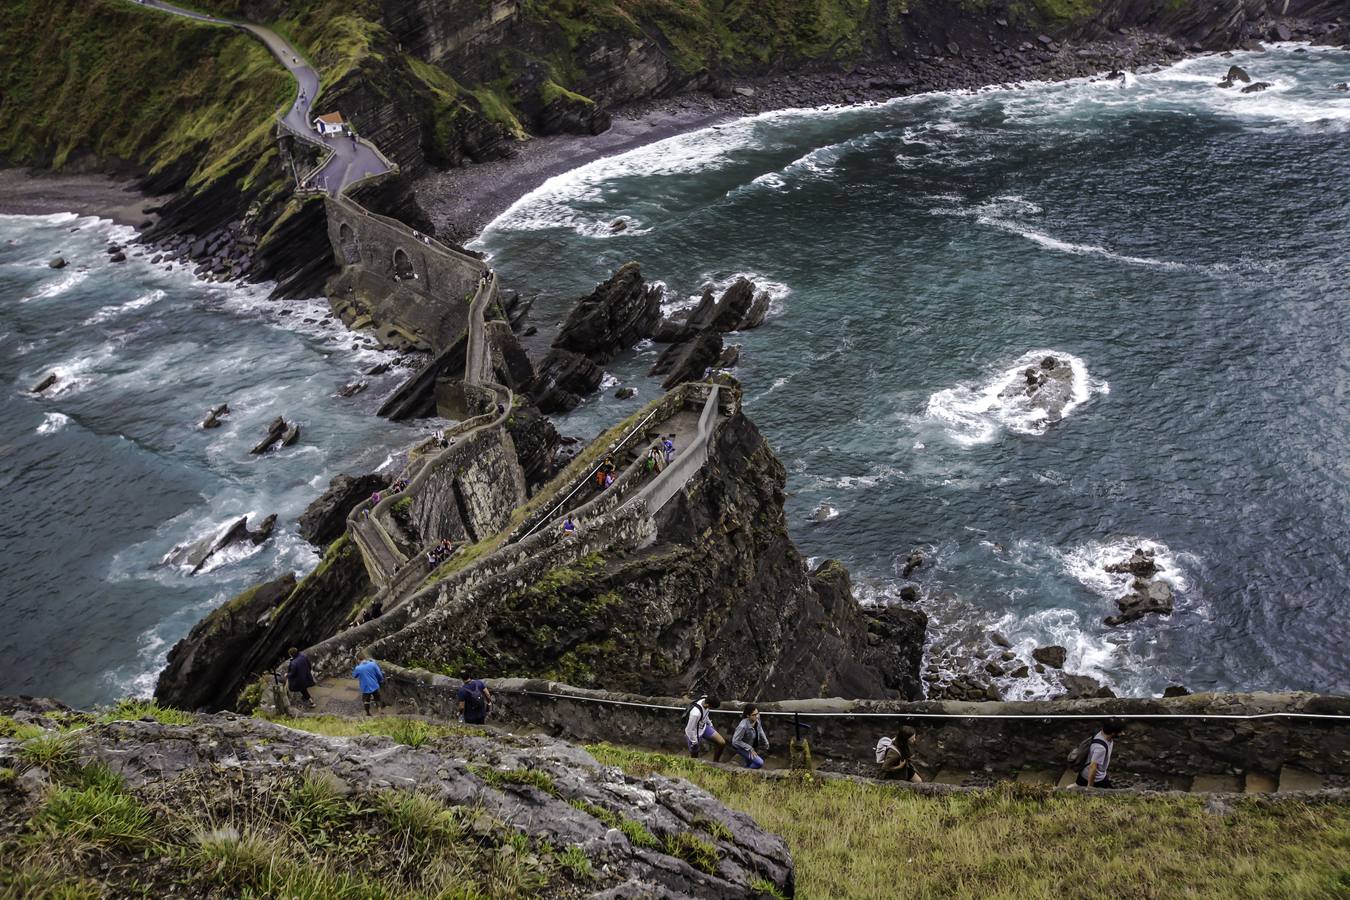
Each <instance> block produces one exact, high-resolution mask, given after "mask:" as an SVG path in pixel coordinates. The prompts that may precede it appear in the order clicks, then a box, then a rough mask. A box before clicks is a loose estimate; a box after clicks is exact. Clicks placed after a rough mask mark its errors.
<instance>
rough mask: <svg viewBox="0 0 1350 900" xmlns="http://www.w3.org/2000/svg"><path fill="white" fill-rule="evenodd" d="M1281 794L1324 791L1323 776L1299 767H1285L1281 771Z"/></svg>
mask: <svg viewBox="0 0 1350 900" xmlns="http://www.w3.org/2000/svg"><path fill="white" fill-rule="evenodd" d="M1279 785H1280V786H1279V788H1278V791H1279V793H1281V794H1283V793H1285V792H1287V791H1318V790H1321V789H1322V776H1321V775H1318V774H1316V773H1315V772H1309V771H1308V770H1307V769H1300V768H1298V767H1297V766H1285V767H1284V768H1282V769H1280V782H1279Z"/></svg>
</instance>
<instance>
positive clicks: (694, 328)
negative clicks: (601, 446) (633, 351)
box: [648, 277, 770, 390]
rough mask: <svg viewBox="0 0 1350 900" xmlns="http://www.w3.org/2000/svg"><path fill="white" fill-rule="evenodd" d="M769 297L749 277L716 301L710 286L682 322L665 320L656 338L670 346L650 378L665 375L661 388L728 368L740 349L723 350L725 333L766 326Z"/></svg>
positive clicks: (736, 357)
mask: <svg viewBox="0 0 1350 900" xmlns="http://www.w3.org/2000/svg"><path fill="white" fill-rule="evenodd" d="M769 302H770V298H769V294H768V292H767V291H760V290H757V289H756V287H755V283H754V282H753V281H750V280H749V279H748V278H745V277H741V278H737V279H736V280H735V281H734V282H733V283H732V284H731V286H730V287H728V288H727V289H726V290H725V291H723V292H722V297H721V299H717V298H716V295H715V294H714V293H713V289H712V287H711V286H708V287H705V288H704V289H703V296H702V298H701V299H700V300H699V303H698V305H697V306H695V307H694V308H693V309H692V310H690V311H689V314H688V315H687V316H685V320H684V321H683V322H673V321H671V320H669V319H667V320H665V321H663V322H662V323H661V325H660V327H659V328H657V329H656V333H655V335H654V337H655V339H656V340H658V341H660V342H662V343H668V344H670V346H669V347H667V348H666V349H665V351H664V352H662V354H661V355H660V356H659V357H657V360H656V362H655V363H654V364H653V365H652V368H651V372H650V373H648V374H651V375H665V376H666V379H665V381H663V382H662V387H664V388H666V389H667V390H669V389H670V388H672V387H674V386H675V385H677V384H681V383H683V382H686V381H695V380H697V379H699V378H702V377H703V375H704V373H705V372H706V371H707V370H708V369H729V368H731V367H732V366H734V365H736V362H737V360H738V359H739V358H740V348H739V347H737V346H731V347H723V345H722V334H723V333H725V332H729V331H744V330H746V329H748V328H758V327H759V326H760V325H762V324H764V317H765V316H767V315H768V313H769Z"/></svg>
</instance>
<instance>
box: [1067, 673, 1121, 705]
mask: <svg viewBox="0 0 1350 900" xmlns="http://www.w3.org/2000/svg"><path fill="white" fill-rule="evenodd" d="M1060 681H1061V682H1062V683H1063V684H1064V693H1063V694H1060V695H1058V696H1056V697H1055V698H1054V699H1056V700H1087V699H1090V698H1094V697H1101V698H1106V697H1114V696H1115V695H1116V693H1115V691H1113V690H1111V689H1110V688H1109V687H1107V686H1106V685H1104V684H1102V683H1101V682H1100V681H1098V680H1097V679H1095V678H1089V677H1088V676H1086V675H1069V674H1067V673H1066V674H1064V675H1061V676H1060Z"/></svg>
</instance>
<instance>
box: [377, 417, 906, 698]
mask: <svg viewBox="0 0 1350 900" xmlns="http://www.w3.org/2000/svg"><path fill="white" fill-rule="evenodd" d="M783 484H784V472H783V468H782V465H781V464H780V463H779V462H778V460H777V459H776V458H775V457H774V455H773V453H772V451H770V449H769V447H768V445H767V443H766V442H765V441H764V439H763V437H762V436H761V435H760V433H759V432H758V430H756V429H755V427H754V426H753V425H752V424H751V423H750V422H749V420H747V419H745V418H744V417H743V416H741V415H740V414H736V415H733V416H732V417H731V418H730V419H728V420H727V421H726V422H725V423H724V424H723V425H722V427H721V431H720V433H719V434H718V436H717V438H716V439H715V447H714V448H713V451H712V455H711V458H710V460H709V462H708V463H706V464H705V465H704V467H703V469H702V471H701V473H700V474H699V475H697V476H695V478H694V480H693V481H691V483H690V484H689V486H688V488H687V489H686V493H685V494H684V495H683V496H682V497H680V498H678V499H676V500H673V501H671V503H669V504H667V506H666V507H665V508H664V509H663V510H662V512H661V514H660V516H659V517H658V520H657V536H656V540H655V543H653V544H651V545H650V546H647V547H645V548H643V549H638V550H635V551H621V550H617V549H615V550H611V551H609V552H606V551H599V552H595V553H591V554H588V555H586V556H584V557H581V558H579V559H578V560H577V561H576V562H574V563H572V564H571V565H567V566H564V567H561V568H554V569H551V570H547V571H544V572H543V573H542V574H541V575H539V576H538V577H530V578H528V579H526V578H518V579H514V580H511V581H509V582H508V583H507V587H506V589H505V590H503V591H500V592H498V591H497V590H484V589H482V588H480V589H479V590H478V591H476V592H475V594H474V596H473V598H472V603H471V607H472V610H471V613H466V614H462V615H459V614H451V615H443V616H439V617H437V618H436V619H435V620H434V623H433V622H432V620H428V624H427V625H426V627H425V628H419V627H418V626H417V625H414V626H412V627H411V628H410V629H409V630H408V631H407V632H405V633H403V634H400V635H396V636H394V637H391V638H387V639H385V640H383V641H381V642H380V643H379V647H378V652H379V653H380V654H381V655H382V658H386V659H389V660H390V661H392V662H397V663H401V664H403V665H409V666H421V667H425V668H430V669H435V670H441V671H446V672H449V673H451V674H458V673H459V671H460V670H461V669H462V668H464V667H469V668H471V669H472V670H473V671H474V672H477V673H491V674H503V675H505V674H508V673H509V674H511V675H517V676H535V677H547V678H552V679H556V680H559V681H565V682H567V683H569V684H575V685H581V686H597V687H604V688H606V689H610V690H631V691H635V692H646V693H675V694H678V693H684V692H687V691H690V690H693V689H702V690H708V691H713V692H724V693H726V694H729V695H735V696H741V697H756V696H758V697H762V698H764V699H771V698H775V697H814V696H822V695H823V696H836V695H841V696H849V697H875V698H881V697H897V696H901V697H906V696H918V692H919V682H918V664H919V658H920V656H921V654H922V647H923V631H924V622H925V619H924V616H923V614H922V613H919V612H917V611H910V610H902V609H894V610H886V611H879V612H877V613H876V614H875V615H874V616H869V615H867V614H865V613H864V612H863V611H862V609H861V608H860V607H859V606H858V605H857V603H856V602H855V601H854V599H853V597H852V595H851V593H850V591H849V588H848V577H847V574H846V573H844V572H843V570H842V567H840V566H839V565H838V564H837V563H831V564H827V565H826V566H823V567H822V568H821V569H819V570H817V572H816V573H815V574H814V575H811V574H809V573H808V572H807V570H806V567H805V565H804V563H803V561H802V558H801V556H800V555H799V554H798V553H797V551H796V549H795V548H794V547H793V545H792V542H791V540H790V538H789V537H788V535H787V531H786V524H785V519H784V516H783V507H782V503H783Z"/></svg>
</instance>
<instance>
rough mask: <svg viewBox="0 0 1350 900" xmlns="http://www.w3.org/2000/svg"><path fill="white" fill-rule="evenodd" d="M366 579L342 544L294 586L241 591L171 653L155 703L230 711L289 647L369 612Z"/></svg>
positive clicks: (290, 579) (282, 582) (285, 582)
mask: <svg viewBox="0 0 1350 900" xmlns="http://www.w3.org/2000/svg"><path fill="white" fill-rule="evenodd" d="M370 587H371V585H370V577H369V575H367V573H366V567H365V564H364V563H363V562H362V561H361V554H360V553H359V552H357V550H356V548H355V547H354V546H352V544H351V542H350V541H349V540H348V539H347V538H346V537H342V538H339V539H338V540H336V541H334V542H333V544H332V545H330V546H329V548H328V551H327V553H325V554H324V557H323V560H322V561H320V563H319V565H318V566H317V567H316V568H315V569H314V571H312V572H310V573H309V575H307V576H305V579H304V580H303V581H301V582H300V583H299V584H298V585H297V584H295V579H294V576H291V575H287V576H285V577H283V578H281V579H278V580H277V581H273V582H268V583H267V584H265V585H260V586H258V587H255V588H250V589H249V590H247V591H244V592H243V593H242V594H240V595H239V596H237V597H235V598H234V599H233V600H231V601H230V602H228V603H226V604H225V605H224V606H222V607H220V608H219V609H216V610H215V611H213V612H212V613H211V614H210V615H208V616H207V617H206V618H205V619H203V620H202V621H200V622H198V623H197V624H196V625H195V626H194V627H193V629H192V631H191V633H189V634H188V636H187V637H185V638H183V639H182V640H181V641H179V642H178V643H177V644H175V645H174V647H173V649H172V650H171V651H170V652H169V662H168V665H167V666H166V667H165V669H164V670H163V671H162V672H160V674H159V681H158V682H157V684H156V685H155V699H156V700H158V701H159V702H160V703H162V704H164V705H166V706H175V707H178V708H180V709H207V710H219V709H233V708H234V707H235V704H236V702H237V701H238V698H239V692H240V691H241V690H242V689H243V688H244V686H245V685H247V684H248V683H249V682H250V681H252V680H253V679H254V678H256V677H257V676H258V675H260V674H262V673H264V672H270V671H272V670H273V669H274V668H275V667H276V666H277V665H278V664H279V663H280V662H281V660H282V659H284V658H285V655H286V648H288V647H290V646H293V645H294V646H298V647H308V646H310V645H311V644H314V643H317V642H318V641H321V640H323V639H324V638H327V637H329V636H331V635H333V634H334V633H336V632H337V631H338V629H340V628H341V627H342V626H344V625H345V624H347V623H348V622H349V621H351V619H353V618H354V617H355V616H356V615H357V613H358V612H359V611H360V610H361V609H362V608H363V607H364V606H365V605H366V604H365V600H364V598H365V597H366V595H367V594H368V593H369V592H370Z"/></svg>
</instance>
